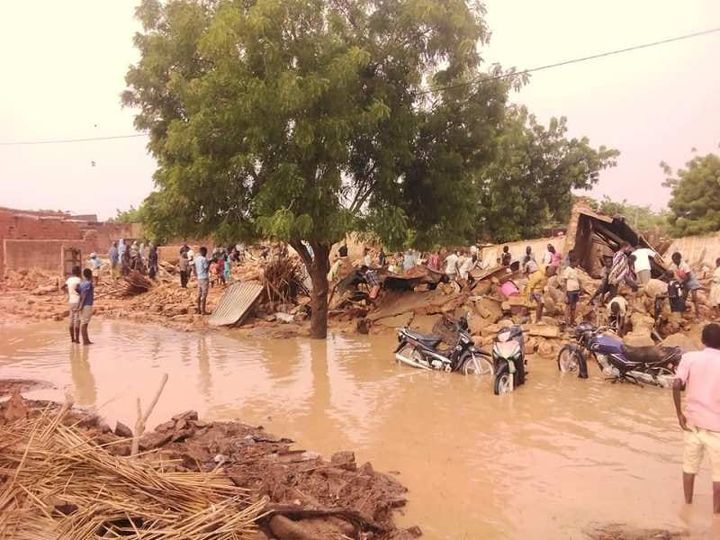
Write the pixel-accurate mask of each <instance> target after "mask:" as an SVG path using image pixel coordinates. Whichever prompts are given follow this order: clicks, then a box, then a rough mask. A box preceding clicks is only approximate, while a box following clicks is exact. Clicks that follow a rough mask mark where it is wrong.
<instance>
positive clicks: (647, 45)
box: [418, 27, 720, 94]
mask: <svg viewBox="0 0 720 540" xmlns="http://www.w3.org/2000/svg"><path fill="white" fill-rule="evenodd" d="M715 32H720V27H717V28H711V29H709V30H703V31H701V32H694V33H692V34H684V35H682V36H676V37H671V38H667V39H661V40H659V41H652V42H650V43H642V44H640V45H633V46H630V47H625V48H623V49H615V50H612V51H605V52H602V53H598V54H592V55H590V56H582V57H580V58H573V59H571V60H563V61H561V62H555V63H553V64H545V65H543V66H537V67H533V68H529V69H525V70H523V71H519V72H516V73H503V74H502V75H495V76H493V77H489V78H482V77H478V78H476V79H473V80H471V81H466V82H461V83H457V84H450V85H447V86H440V87H438V88H434V89H431V90H424V91H422V92H418V93H419V94H429V93H431V92H438V91H441V90H452V89H453V88H461V87H463V86H469V85H471V84H475V83H478V82H486V81H495V80H498V79H506V78H509V77H516V76H518V75H525V74H528V73H533V72H535V71H543V70H546V69H551V68H556V67H561V66H567V65H570V64H578V63H580V62H587V61H588V60H597V59H598V58H604V57H606V56H614V55H616V54H623V53H626V52H631V51H637V50H640V49H647V48H650V47H656V46H658V45H665V44H666V43H673V42H675V41H682V40H685V39H691V38H696V37H699V36H705V35H708V34H713V33H715Z"/></svg>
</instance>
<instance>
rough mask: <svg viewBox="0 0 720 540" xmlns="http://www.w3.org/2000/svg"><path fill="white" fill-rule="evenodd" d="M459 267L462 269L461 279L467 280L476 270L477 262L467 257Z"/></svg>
mask: <svg viewBox="0 0 720 540" xmlns="http://www.w3.org/2000/svg"><path fill="white" fill-rule="evenodd" d="M458 266H459V267H460V277H461V278H462V279H467V278H468V275H469V274H470V272H472V271H473V269H474V268H475V261H473V260H472V257H465V258H464V259H463V260H462V262H460V261H458Z"/></svg>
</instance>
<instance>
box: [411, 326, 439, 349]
mask: <svg viewBox="0 0 720 540" xmlns="http://www.w3.org/2000/svg"><path fill="white" fill-rule="evenodd" d="M405 333H406V334H407V336H408V337H409V338H411V339H414V340H415V341H419V342H420V343H422V344H423V345H427V346H428V347H437V346H438V345H439V344H440V342H441V341H442V337H440V336H436V335H434V334H421V333H420V332H415V331H414V330H405Z"/></svg>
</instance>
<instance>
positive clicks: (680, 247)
mask: <svg viewBox="0 0 720 540" xmlns="http://www.w3.org/2000/svg"><path fill="white" fill-rule="evenodd" d="M676 251H679V252H680V253H682V255H683V258H684V259H685V260H686V261H689V262H690V264H691V265H700V264H704V265H706V266H708V267H710V268H715V260H716V259H717V258H718V257H720V232H717V233H714V234H706V235H702V236H685V237H683V238H676V239H675V240H673V243H672V244H671V245H670V248H669V249H668V250H667V251H666V252H665V258H666V259H667V260H668V261H669V260H670V256H671V255H672V254H673V253H674V252H676Z"/></svg>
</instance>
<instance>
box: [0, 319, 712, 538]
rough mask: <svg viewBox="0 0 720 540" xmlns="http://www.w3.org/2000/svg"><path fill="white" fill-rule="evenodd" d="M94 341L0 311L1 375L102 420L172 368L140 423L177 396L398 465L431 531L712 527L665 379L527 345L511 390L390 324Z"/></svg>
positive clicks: (551, 532)
mask: <svg viewBox="0 0 720 540" xmlns="http://www.w3.org/2000/svg"><path fill="white" fill-rule="evenodd" d="M92 327H93V328H92V330H94V334H93V337H94V339H95V341H96V344H95V345H93V346H92V347H86V348H83V347H80V346H74V347H73V346H71V345H70V343H68V342H67V341H66V339H67V338H66V330H65V326H64V325H61V324H44V325H21V326H16V325H0V378H13V377H22V378H35V379H41V380H46V381H51V382H53V383H54V384H55V385H56V386H57V387H58V388H57V389H56V390H40V391H36V392H32V393H28V394H27V395H28V396H29V397H36V398H52V399H62V396H63V392H64V390H65V389H68V390H70V391H71V392H72V393H73V395H74V397H75V401H76V403H77V404H78V405H81V406H86V407H97V408H98V409H99V411H100V412H101V414H103V415H104V416H105V417H106V418H107V419H108V420H109V421H110V423H111V425H113V423H114V420H115V419H120V420H122V421H124V422H125V423H127V424H129V425H133V424H134V420H135V412H134V411H135V399H136V398H137V397H138V396H140V397H141V398H142V399H143V402H144V403H147V402H148V400H150V399H151V398H152V396H153V394H154V392H155V390H156V388H157V386H158V384H159V381H160V379H161V377H162V374H163V373H165V372H167V373H169V375H170V380H169V383H168V385H167V387H166V389H165V392H164V393H163V396H162V398H161V400H160V402H159V404H158V406H157V408H156V410H155V412H154V414H153V416H152V417H151V419H150V422H149V425H150V426H154V425H155V424H157V423H159V422H161V421H164V420H166V419H167V418H168V417H169V416H170V415H172V414H175V413H177V412H180V411H182V410H186V409H196V410H198V412H199V413H200V414H201V416H204V417H205V418H207V419H211V420H213V419H229V418H239V419H241V420H243V421H245V422H247V423H253V424H262V425H264V426H265V427H266V428H267V429H268V430H269V431H270V432H274V433H276V434H277V435H285V436H290V437H293V438H294V439H295V440H296V441H298V445H300V446H301V447H303V448H306V449H311V450H316V451H318V452H320V453H323V454H326V455H329V454H330V453H332V452H334V451H337V450H345V449H351V450H355V451H356V454H357V457H358V461H359V462H360V463H362V462H364V461H365V460H368V461H371V462H372V463H373V465H374V466H375V468H376V469H378V470H383V471H397V472H398V473H399V479H400V480H401V482H402V483H403V484H405V485H406V486H407V487H408V488H410V495H409V499H410V505H409V506H408V508H407V509H406V515H405V517H403V518H401V519H400V522H401V523H405V524H420V525H421V526H422V528H423V531H424V533H425V536H424V538H429V539H479V538H482V539H496V538H497V539H501V538H502V539H505V538H507V539H566V538H567V539H570V538H573V539H575V538H578V539H579V538H584V535H583V534H582V532H581V531H582V530H583V529H584V528H586V527H587V526H588V525H589V524H590V523H593V522H599V523H608V522H621V523H628V524H631V525H635V526H641V527H669V528H676V527H680V528H688V529H689V531H690V532H691V534H692V536H691V537H692V538H717V536H715V535H714V534H717V532H715V533H713V532H710V530H709V528H710V527H711V526H712V527H713V531H717V528H716V527H717V523H715V524H712V523H711V516H710V511H711V502H710V498H711V495H710V478H709V471H708V469H707V466H706V467H705V469H703V471H702V473H701V475H700V477H699V479H698V482H697V488H696V489H697V490H698V493H697V496H696V504H695V506H694V508H693V509H692V510H691V511H689V512H688V511H687V510H685V509H683V505H682V497H681V491H680V489H679V488H680V482H679V480H680V456H681V435H680V432H679V429H676V424H675V416H674V413H673V408H672V403H671V396H670V393H669V392H668V391H667V390H661V389H654V388H637V387H632V386H630V385H612V384H609V383H606V382H604V381H603V380H602V379H601V378H600V376H599V373H598V371H597V370H595V369H593V370H591V378H590V379H589V380H578V379H576V378H574V377H561V376H560V375H559V374H558V373H557V371H556V367H555V364H554V361H553V360H545V359H531V364H530V372H531V374H530V380H529V382H528V384H527V385H526V386H525V387H523V388H521V389H520V390H519V391H518V392H516V393H515V394H513V395H509V396H502V397H496V396H493V395H492V390H491V388H490V385H489V383H488V382H486V381H478V380H473V379H470V378H464V377H462V376H460V375H454V374H445V373H425V372H418V371H414V370H412V369H411V368H408V367H405V366H398V365H396V364H395V362H394V361H393V360H392V354H391V352H392V348H393V347H394V345H395V340H394V339H393V338H392V337H391V336H387V337H376V336H375V337H369V338H359V337H358V338H355V337H353V338H344V337H333V338H330V339H328V341H327V342H319V341H309V340H304V339H286V340H257V341H253V340H248V339H247V338H242V339H240V338H237V337H233V335H232V334H231V333H213V334H207V335H199V334H194V333H179V332H175V331H172V330H168V329H164V328H158V327H143V326H139V325H135V324H129V323H121V322H109V321H98V322H93V324H92Z"/></svg>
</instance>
